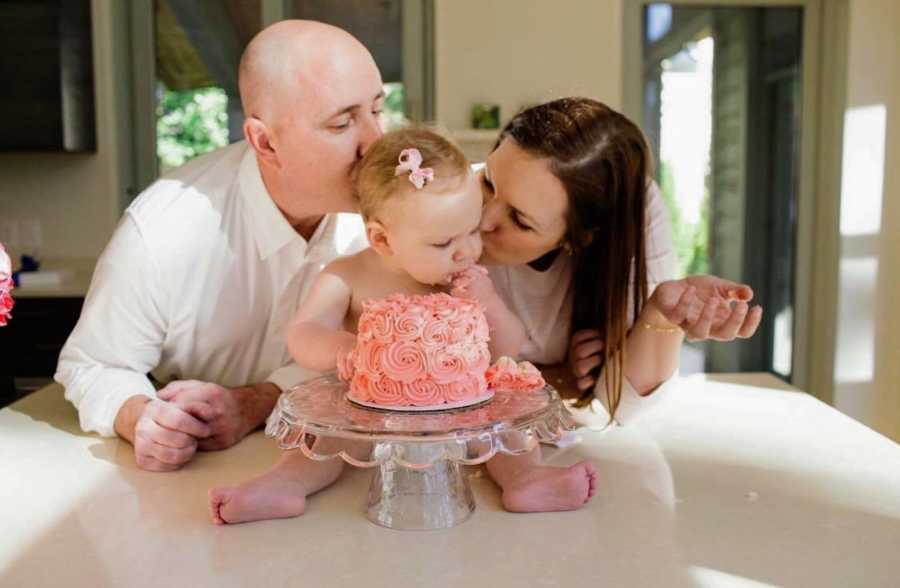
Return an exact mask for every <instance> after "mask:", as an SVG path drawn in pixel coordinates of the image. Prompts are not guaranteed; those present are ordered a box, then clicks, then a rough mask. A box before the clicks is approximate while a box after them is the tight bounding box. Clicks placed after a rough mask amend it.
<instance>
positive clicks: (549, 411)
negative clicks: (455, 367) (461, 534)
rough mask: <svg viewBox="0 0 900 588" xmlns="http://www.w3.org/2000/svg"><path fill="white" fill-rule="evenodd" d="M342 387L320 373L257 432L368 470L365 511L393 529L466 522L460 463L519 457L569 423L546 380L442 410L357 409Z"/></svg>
mask: <svg viewBox="0 0 900 588" xmlns="http://www.w3.org/2000/svg"><path fill="white" fill-rule="evenodd" d="M346 393H347V384H346V383H344V382H341V381H339V380H338V379H337V378H336V377H334V376H333V375H332V376H323V377H321V378H316V379H314V380H310V381H308V382H304V383H303V384H300V385H299V386H296V387H294V388H292V389H291V390H289V391H287V392H285V393H284V394H282V395H281V398H280V399H279V400H278V404H277V406H276V408H275V411H274V412H273V413H272V415H271V416H270V417H269V421H268V425H267V427H266V434H268V435H269V436H271V437H275V438H277V439H278V442H279V445H280V446H281V447H282V449H295V448H299V449H300V450H301V451H302V452H303V453H304V455H306V456H307V457H308V458H310V459H314V460H318V461H324V460H327V459H334V458H340V459H343V460H344V461H345V462H347V463H348V464H350V465H353V466H357V467H365V468H370V467H377V468H378V470H377V471H376V474H375V476H374V477H373V479H372V484H371V486H370V487H369V496H368V505H367V513H368V518H369V520H371V521H372V522H374V523H376V524H378V525H382V526H384V527H389V528H392V529H446V528H449V527H453V526H455V525H458V524H460V523H462V522H463V521H465V520H466V519H468V518H469V516H471V514H472V513H473V512H474V510H475V500H474V498H473V497H472V489H471V487H470V486H469V481H468V479H467V477H466V476H465V475H463V471H462V466H465V465H476V464H480V463H484V462H486V461H487V460H489V459H490V458H491V457H493V456H494V455H496V454H497V453H499V452H502V453H506V454H509V455H519V454H522V453H526V452H528V451H531V450H532V449H534V448H535V447H537V445H538V443H540V442H541V441H544V442H555V441H558V440H559V439H560V438H561V436H562V434H563V432H565V431H571V430H573V429H575V428H576V424H575V422H574V421H573V419H572V416H571V415H570V414H569V411H568V410H567V409H566V407H565V406H564V405H563V403H562V402H561V401H560V398H559V395H558V394H557V392H556V390H554V389H553V387H552V386H545V387H544V388H542V389H540V390H535V391H532V392H516V391H497V392H496V393H495V394H494V397H493V398H492V399H490V400H488V401H486V402H484V403H482V404H478V405H474V406H470V407H466V408H458V409H453V410H445V411H434V412H397V411H383V410H376V409H371V408H365V407H362V406H359V405H356V404H354V403H352V402H350V401H349V400H347V398H346Z"/></svg>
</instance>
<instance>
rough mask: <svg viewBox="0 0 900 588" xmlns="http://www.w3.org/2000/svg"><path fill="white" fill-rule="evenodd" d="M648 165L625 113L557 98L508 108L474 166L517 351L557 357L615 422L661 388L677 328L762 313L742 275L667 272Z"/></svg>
mask: <svg viewBox="0 0 900 588" xmlns="http://www.w3.org/2000/svg"><path fill="white" fill-rule="evenodd" d="M652 170H653V164H652V158H651V156H650V152H649V149H648V147H647V143H646V141H645V139H644V136H643V134H642V133H641V131H640V129H638V127H637V126H636V125H635V124H634V123H632V122H631V121H630V120H628V119H627V118H626V117H625V116H623V115H622V114H620V113H618V112H616V111H614V110H612V109H610V108H609V107H607V106H606V105H604V104H602V103H600V102H597V101H595V100H591V99H588V98H563V99H559V100H554V101H552V102H547V103H544V104H541V105H538V106H535V107H532V108H529V109H527V110H525V111H523V112H521V113H519V114H517V115H516V116H515V117H513V119H512V120H511V121H510V122H509V123H508V124H507V126H506V127H505V128H504V129H503V131H502V132H501V133H500V138H499V140H498V142H497V145H496V147H495V148H494V151H493V152H492V153H491V155H490V156H489V157H488V159H487V162H486V164H485V167H484V168H483V170H482V171H481V172H480V173H481V178H480V179H481V181H482V185H483V192H484V198H485V208H484V212H483V216H482V224H481V229H482V238H483V242H484V254H483V257H482V262H483V263H485V264H486V265H487V266H488V268H489V270H490V272H491V277H492V279H493V281H494V283H495V284H496V286H497V289H498V291H499V292H500V294H501V296H503V297H504V298H505V301H506V302H507V304H508V305H509V307H510V309H511V310H512V311H513V312H515V313H516V314H517V315H518V316H519V317H520V318H521V319H522V320H523V322H524V323H525V326H526V330H527V334H528V341H527V343H526V345H525V348H524V349H523V351H522V355H523V356H524V357H525V358H526V359H529V360H531V361H535V362H539V363H550V364H552V363H559V362H562V361H564V360H566V359H568V363H569V365H570V366H571V369H572V371H573V372H574V375H575V377H576V382H577V386H578V388H579V390H581V391H582V392H583V396H582V401H587V400H589V399H590V398H591V397H592V394H591V392H593V395H595V396H597V397H599V398H600V400H601V401H603V402H604V404H606V406H607V408H608V409H609V412H610V414H611V415H613V416H614V417H618V420H620V421H621V420H623V419H627V418H628V416H629V415H630V414H631V413H633V411H634V409H636V408H639V407H640V406H641V405H642V404H645V403H646V402H647V400H646V399H648V398H650V397H651V396H652V397H655V398H658V397H659V396H660V391H659V390H657V389H658V388H660V386H661V385H662V384H664V383H665V382H666V381H667V380H669V379H670V378H671V376H672V375H673V374H674V372H675V370H676V369H677V367H678V356H679V351H680V348H681V344H682V342H683V340H684V338H685V336H687V337H689V338H691V339H694V340H703V339H715V340H719V341H728V340H732V339H734V338H736V337H738V338H746V337H750V336H751V335H752V334H753V333H754V332H755V331H756V328H757V326H758V325H759V321H760V319H761V317H762V308H761V307H759V306H755V307H753V308H752V309H751V308H750V306H749V304H748V302H749V301H750V299H751V298H752V297H753V291H752V290H751V289H750V288H749V286H746V285H743V284H737V283H734V282H730V281H727V280H723V279H720V278H716V277H714V276H692V277H688V278H683V279H680V280H674V279H673V278H674V271H675V270H674V251H673V245H672V238H671V232H670V228H669V224H668V223H669V221H668V213H667V211H666V209H665V204H664V203H663V201H662V199H661V197H660V195H659V191H658V190H659V189H658V188H657V187H656V185H655V184H654V183H653V182H652V181H651V180H650V178H651V176H652ZM598 373H599V374H598ZM654 391H656V392H657V393H656V394H652V395H651V393H653V392H654Z"/></svg>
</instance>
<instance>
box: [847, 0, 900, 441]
mask: <svg viewBox="0 0 900 588" xmlns="http://www.w3.org/2000/svg"><path fill="white" fill-rule="evenodd" d="M897 23H900V3H898V2H896V0H851V2H850V31H849V32H850V35H849V56H848V72H847V74H848V75H847V102H848V104H847V115H846V117H845V129H844V138H845V147H847V149H845V154H844V165H843V174H844V181H843V188H842V192H841V200H842V206H841V214H842V236H841V261H840V268H841V270H840V271H841V273H840V307H841V312H840V314H839V318H838V323H839V324H838V334H837V345H836V358H835V360H836V361H835V393H834V404H835V406H836V407H837V408H839V409H841V410H842V411H844V412H846V413H847V414H849V415H850V416H853V417H854V418H857V419H859V420H861V421H862V422H864V423H866V424H868V425H869V426H871V427H873V428H875V429H876V430H878V431H880V432H882V433H884V434H885V435H888V436H890V437H892V438H893V439H895V440H898V441H900V280H898V278H897V276H898V275H900V37H898V35H897ZM879 180H880V181H879ZM879 216H880V223H879V222H878V217H879Z"/></svg>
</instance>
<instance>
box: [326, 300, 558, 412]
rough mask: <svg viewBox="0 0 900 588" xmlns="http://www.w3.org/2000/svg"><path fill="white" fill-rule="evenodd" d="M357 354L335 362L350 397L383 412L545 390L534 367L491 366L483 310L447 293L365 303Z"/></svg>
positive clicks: (507, 363) (464, 403)
mask: <svg viewBox="0 0 900 588" xmlns="http://www.w3.org/2000/svg"><path fill="white" fill-rule="evenodd" d="M357 331H358V332H357V339H356V347H355V348H354V349H353V350H352V351H351V352H350V353H348V354H346V355H344V356H342V357H340V358H338V376H339V377H340V378H341V379H342V380H344V381H347V382H349V383H350V391H349V393H348V396H349V398H350V399H351V400H353V401H355V402H357V403H360V404H364V405H367V406H375V407H379V408H386V409H399V410H409V409H423V408H428V409H439V408H445V407H460V406H467V405H470V404H475V403H479V402H482V401H484V400H487V399H489V398H490V397H491V395H492V394H493V393H492V389H500V388H499V387H498V386H502V387H505V388H508V389H514V390H525V389H532V388H535V387H542V386H543V385H544V380H543V378H541V375H540V372H539V371H538V370H537V368H535V367H534V366H533V365H531V364H529V363H527V362H522V363H521V364H517V363H516V362H515V361H513V360H511V359H509V358H503V359H501V362H498V365H499V367H498V366H494V367H490V369H489V366H490V351H489V349H488V341H489V331H488V324H487V319H486V318H485V316H484V311H483V310H482V308H481V305H480V304H479V303H478V302H477V301H475V300H470V299H465V298H458V297H455V296H449V295H447V294H443V293H440V294H428V295H424V296H408V295H402V294H395V295H393V296H389V297H387V298H382V299H377V300H376V299H373V300H366V301H365V302H363V312H362V315H361V316H360V318H359V324H358V327H357Z"/></svg>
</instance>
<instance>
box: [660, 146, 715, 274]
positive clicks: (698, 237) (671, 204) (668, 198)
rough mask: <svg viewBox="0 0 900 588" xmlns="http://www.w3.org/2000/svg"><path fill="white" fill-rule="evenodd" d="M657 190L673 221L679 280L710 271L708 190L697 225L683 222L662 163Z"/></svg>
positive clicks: (671, 180) (669, 173)
mask: <svg viewBox="0 0 900 588" xmlns="http://www.w3.org/2000/svg"><path fill="white" fill-rule="evenodd" d="M659 189H660V192H662V197H663V200H664V201H665V202H666V206H667V207H668V208H669V218H670V219H671V221H672V240H673V241H674V242H675V257H676V258H677V260H678V268H677V273H678V275H679V276H687V275H691V274H704V273H707V272H708V271H709V251H708V244H709V190H708V189H706V190H704V194H703V204H702V205H701V207H700V222H699V223H697V224H690V223H687V222H685V220H684V218H683V217H682V215H681V210H680V209H679V208H678V203H677V202H676V201H675V178H674V176H673V175H672V169H671V168H670V167H669V166H668V165H667V163H666V162H665V161H662V162H660V164H659Z"/></svg>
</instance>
